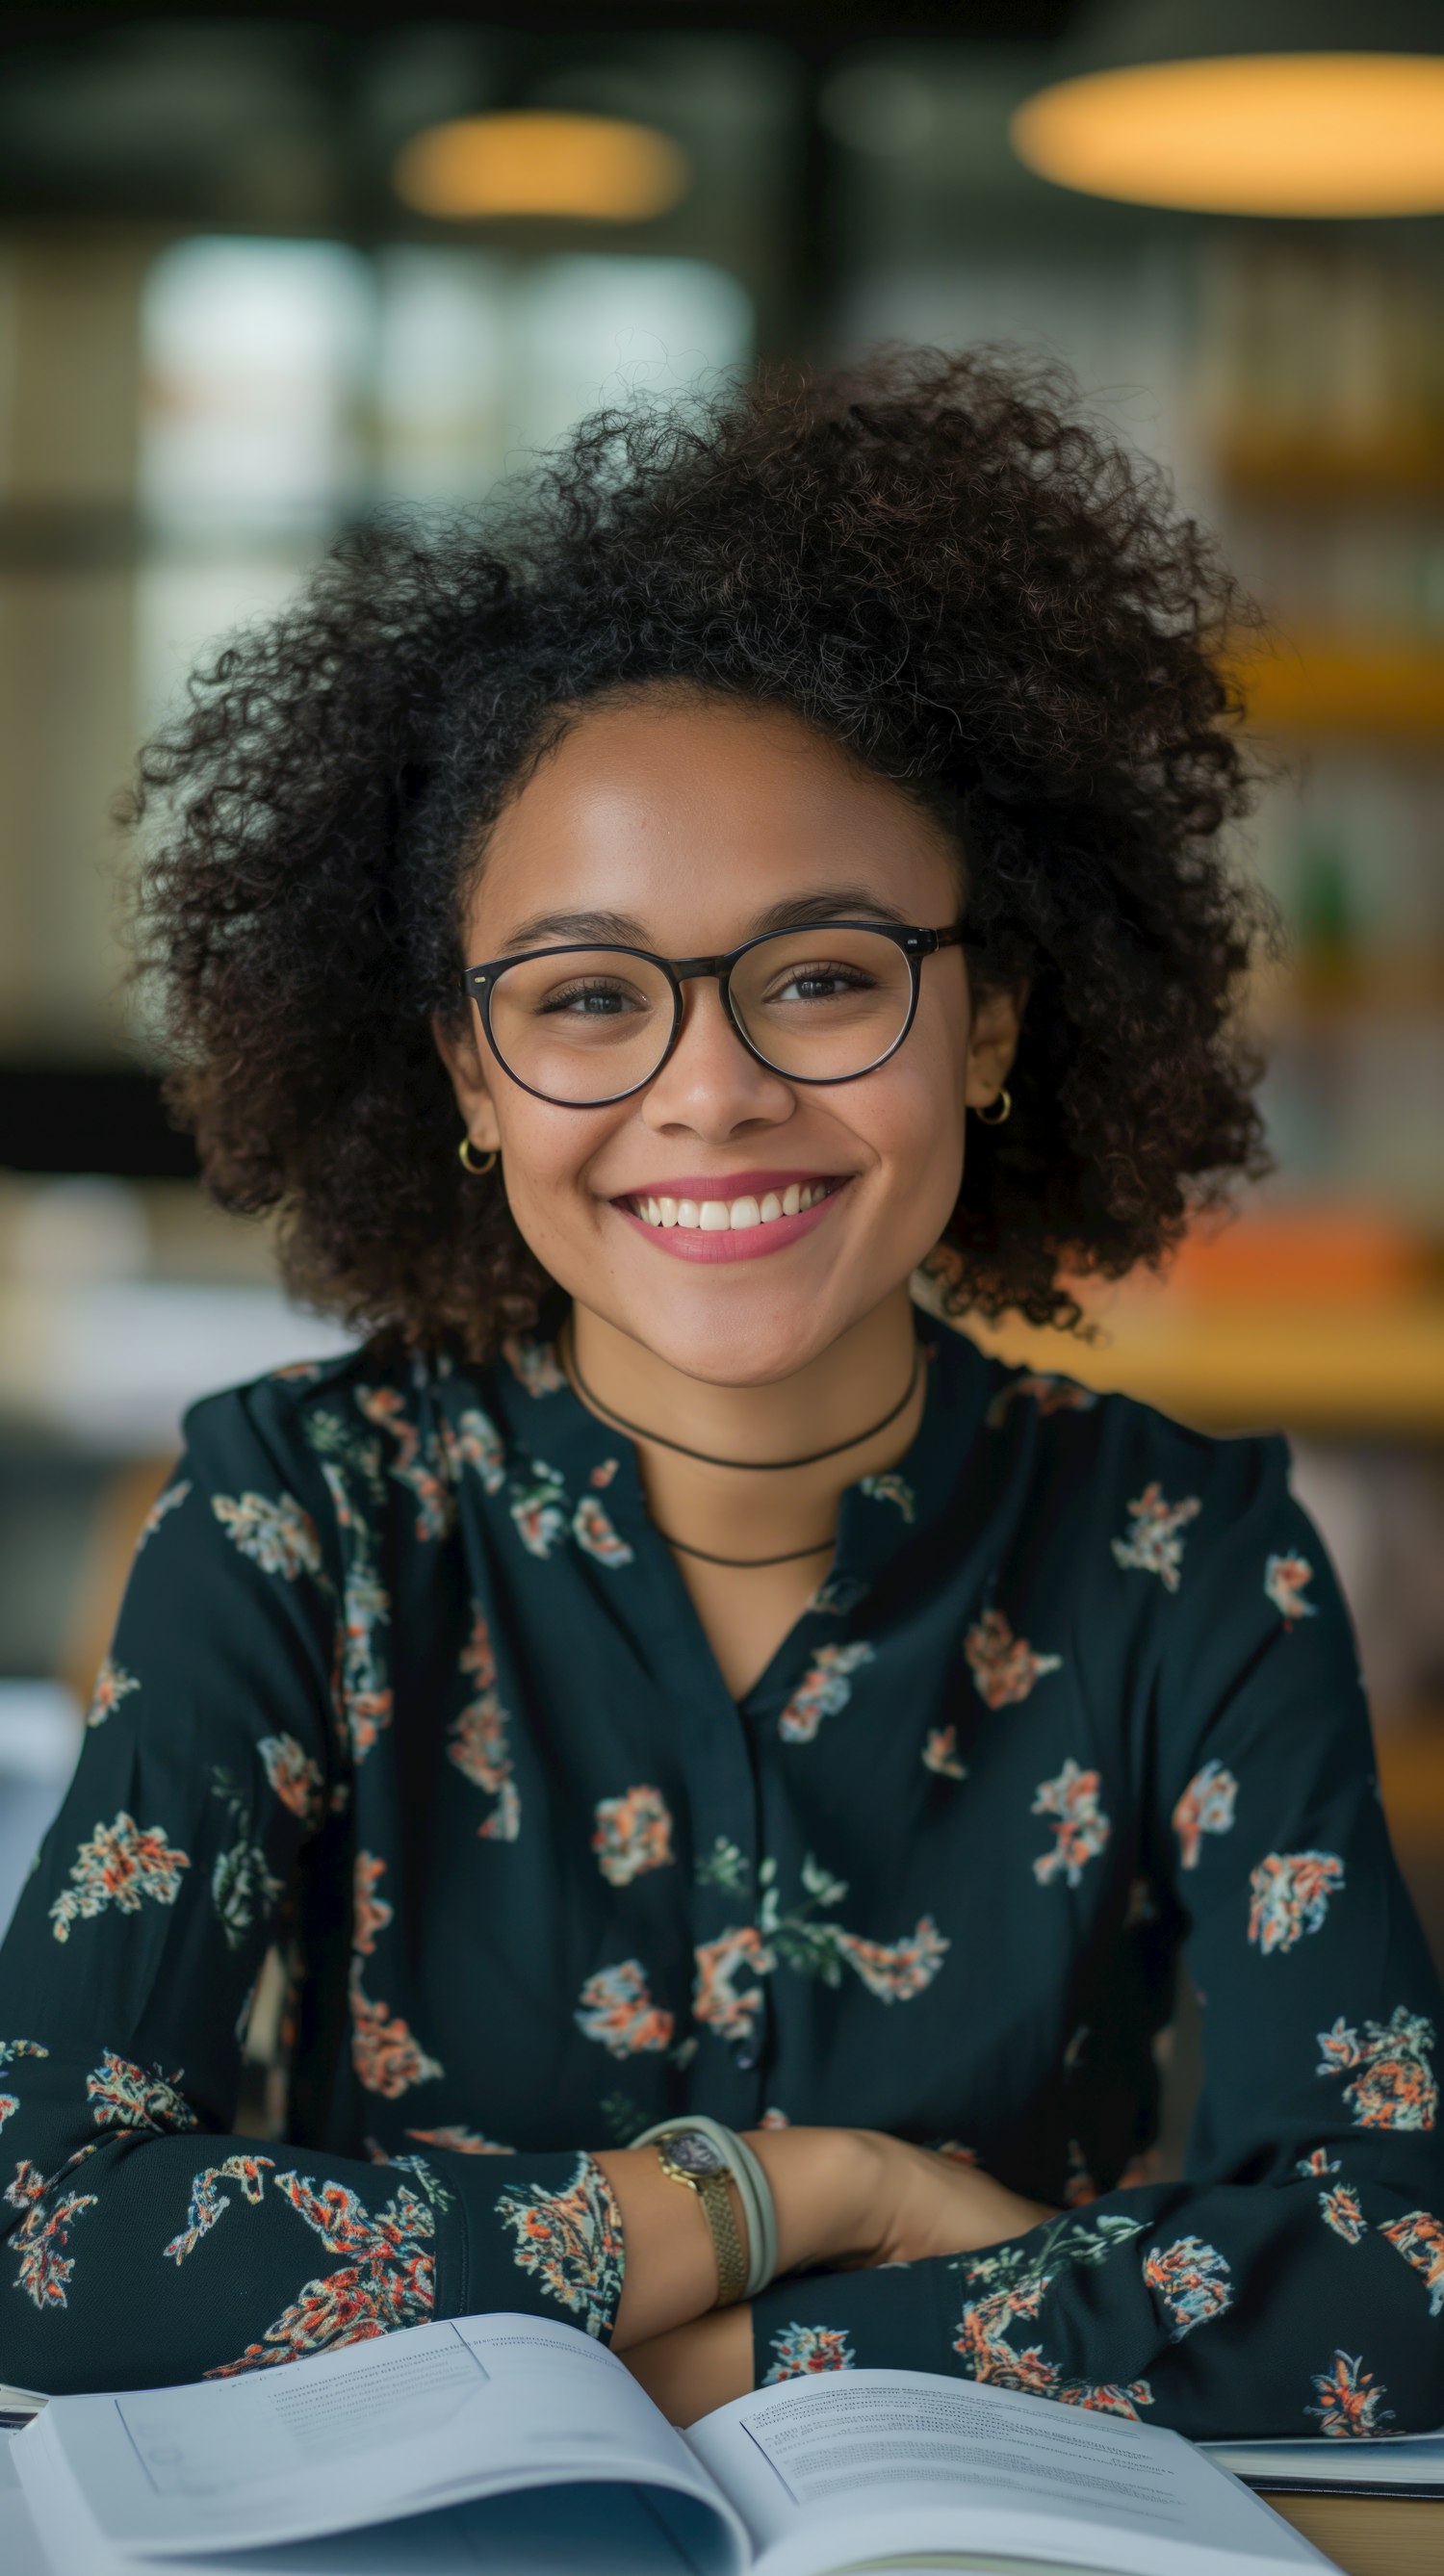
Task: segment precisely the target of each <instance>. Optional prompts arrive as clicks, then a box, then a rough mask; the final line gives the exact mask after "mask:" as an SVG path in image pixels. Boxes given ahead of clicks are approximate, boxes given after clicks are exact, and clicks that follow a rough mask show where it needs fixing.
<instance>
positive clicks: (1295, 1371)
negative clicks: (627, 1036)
mask: <svg viewBox="0 0 1444 2576" xmlns="http://www.w3.org/2000/svg"><path fill="white" fill-rule="evenodd" d="M1088 1302H1089V1311H1090V1313H1091V1314H1092V1315H1093V1316H1094V1318H1095V1320H1096V1321H1098V1322H1099V1323H1100V1324H1101V1325H1102V1327H1103V1328H1104V1330H1105V1331H1106V1332H1107V1333H1108V1334H1109V1336H1110V1342H1109V1346H1108V1347H1107V1348H1102V1347H1099V1348H1090V1347H1089V1346H1088V1345H1087V1344H1086V1343H1083V1342H1079V1341H1077V1340H1075V1339H1074V1337H1073V1336H1072V1335H1071V1334H1069V1333H1061V1332H1052V1331H1043V1330H1039V1329H1037V1328H1035V1327H1033V1326H1030V1325H1026V1324H1022V1325H1019V1324H1013V1323H1008V1324H1005V1325H1002V1326H998V1327H990V1326H987V1325H984V1324H982V1323H981V1322H979V1321H977V1320H976V1319H970V1320H969V1322H968V1326H967V1329H968V1332H969V1333H970V1335H971V1336H972V1338H973V1340H974V1341H976V1342H977V1343H978V1344H979V1345H980V1347H981V1348H982V1349H984V1350H987V1351H992V1352H996V1353H997V1355H998V1356H999V1357H1000V1358H1002V1359H1005V1360H1007V1361H1009V1362H1017V1361H1022V1362H1023V1363H1025V1364H1026V1365H1027V1366H1028V1367H1030V1368H1037V1369H1061V1370H1062V1371H1063V1372H1064V1373H1065V1374H1066V1375H1068V1376H1069V1377H1074V1378H1077V1379H1079V1380H1081V1382H1082V1383H1083V1385H1085V1386H1095V1387H1097V1388H1098V1389H1099V1390H1100V1391H1108V1392H1112V1391H1115V1390H1117V1391H1121V1392H1123V1393H1124V1394H1127V1395H1133V1396H1137V1397H1139V1398H1140V1399H1141V1400H1142V1402H1144V1403H1145V1404H1152V1405H1156V1406H1157V1407H1158V1409H1159V1411H1160V1412H1162V1413H1168V1414H1172V1415H1173V1416H1174V1417H1175V1418H1176V1419H1177V1420H1179V1421H1183V1422H1189V1423H1193V1424H1195V1425H1197V1427H1198V1428H1199V1429H1200V1430H1207V1431H1225V1432H1226V1431H1271V1430H1283V1431H1292V1430H1298V1431H1300V1432H1303V1431H1310V1432H1316V1433H1320V1434H1323V1435H1328V1434H1331V1433H1332V1434H1349V1435H1353V1436H1360V1435H1362V1436H1370V1435H1377V1436H1384V1435H1388V1436H1392V1437H1403V1438H1406V1439H1410V1440H1432V1439H1441V1438H1444V1297H1429V1298H1424V1297H1420V1298H1410V1299H1402V1298H1401V1299H1397V1300H1392V1299H1381V1298H1377V1297H1354V1298H1340V1299H1339V1300H1338V1301H1337V1302H1333V1301H1331V1302H1329V1303H1327V1304H1320V1303H1317V1302H1313V1301H1306V1300H1304V1299H1302V1298H1300V1299H1293V1300H1291V1299H1288V1298H1275V1299H1273V1300H1267V1299H1264V1298H1260V1299H1258V1300H1255V1301H1250V1300H1249V1299H1247V1298H1246V1297H1238V1298H1228V1299H1224V1298H1219V1299H1217V1300H1215V1301H1213V1302H1211V1303H1207V1304H1205V1303H1203V1302H1202V1301H1200V1300H1198V1299H1194V1298H1186V1297H1183V1296H1179V1295H1173V1296H1170V1293H1169V1291H1168V1290H1167V1289H1166V1288H1165V1289H1163V1290H1160V1291H1159V1292H1158V1293H1157V1294H1156V1295H1150V1294H1147V1293H1145V1292H1144V1291H1141V1290H1132V1289H1130V1290H1129V1291H1128V1293H1127V1295H1126V1296H1120V1297H1119V1298H1118V1300H1117V1302H1116V1303H1115V1304H1113V1305H1111V1306H1105V1305H1104V1303H1103V1302H1102V1301H1101V1300H1100V1301H1096V1302H1095V1301H1091V1300H1090V1301H1088Z"/></svg>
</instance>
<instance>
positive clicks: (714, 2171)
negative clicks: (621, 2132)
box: [656, 2129, 747, 2308]
mask: <svg viewBox="0 0 1444 2576" xmlns="http://www.w3.org/2000/svg"><path fill="white" fill-rule="evenodd" d="M656 2146H657V2156H658V2160H659V2162H660V2164H661V2167H662V2171H663V2173H664V2174H666V2175H668V2176H669V2178H670V2179H671V2181H673V2182H682V2183H685V2184H686V2186H687V2188H688V2190H689V2191H694V2192H695V2193H696V2195H697V2198H698V2199H699V2200H700V2202H701V2203H702V2214H703V2216H704V2217H705V2219H706V2221H707V2225H708V2227H709V2228H710V2230H711V2233H712V2246H713V2250H714V2252H715V2254H716V2256H717V2305H718V2307H719V2308H730V2307H732V2306H733V2305H734V2303H735V2302H736V2301H737V2300H738V2299H740V2298H741V2296H742V2293H743V2291H744V2289H745V2288H746V2286H747V2256H746V2254H745V2253H744V2251H743V2247H742V2239H741V2237H740V2236H739V2235H738V2232H737V2221H736V2219H735V2218H734V2217H733V2215H732V2203H731V2200H730V2199H729V2197H728V2193H727V2179H728V2173H729V2170H730V2168H729V2166H728V2163H727V2159H726V2157H725V2156H724V2155H723V2153H722V2150H721V2148H720V2147H718V2146H716V2145H714V2143H713V2141H712V2140H711V2138H709V2137H707V2136H706V2134H705V2133H704V2131H702V2130H701V2129H677V2130H674V2131H673V2134H672V2135H671V2137H669V2138H659V2139H658V2140H657V2141H656Z"/></svg>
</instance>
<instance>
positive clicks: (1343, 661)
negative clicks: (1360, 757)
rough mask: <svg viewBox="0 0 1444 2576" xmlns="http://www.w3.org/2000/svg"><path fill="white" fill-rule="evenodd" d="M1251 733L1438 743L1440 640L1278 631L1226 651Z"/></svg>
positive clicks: (1443, 708)
mask: <svg viewBox="0 0 1444 2576" xmlns="http://www.w3.org/2000/svg"><path fill="white" fill-rule="evenodd" d="M1229 662H1230V669H1231V673H1232V676H1233V677H1234V678H1235V679H1236V680H1237V681H1238V683H1239V684H1240V686H1241V687H1242V689H1243V691H1244V694H1245V697H1246V700H1247V704H1248V720H1249V724H1250V726H1251V727H1252V729H1253V730H1254V731H1255V732H1257V733H1302V734H1317V733H1329V734H1344V735H1355V736H1359V735H1365V736H1369V735H1386V736H1389V737H1391V738H1393V739H1396V740H1409V741H1418V742H1431V743H1433V744H1434V745H1436V746H1437V747H1440V748H1444V640H1440V641H1439V642H1435V641H1434V640H1433V639H1432V638H1431V637H1428V636H1417V637H1416V636H1401V637H1398V638H1390V637H1388V636H1383V635H1381V636H1379V637H1377V638H1375V639H1366V640H1363V641H1357V642H1350V641H1348V640H1346V639H1345V638H1343V637H1342V636H1329V635H1314V636H1308V635H1303V636H1301V635H1287V636H1286V635H1283V634H1282V633H1280V634H1279V636H1278V637H1277V639H1276V641H1275V642H1274V643H1273V644H1272V645H1271V646H1269V647H1268V648H1267V649H1264V650H1260V649H1258V648H1257V647H1256V646H1254V645H1253V644H1251V643H1250V642H1248V641H1247V640H1244V639H1241V641H1240V643H1239V646H1238V648H1237V649H1236V651H1235V652H1233V653H1232V654H1231V655H1230V656H1229Z"/></svg>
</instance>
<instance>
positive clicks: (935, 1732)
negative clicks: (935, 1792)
mask: <svg viewBox="0 0 1444 2576" xmlns="http://www.w3.org/2000/svg"><path fill="white" fill-rule="evenodd" d="M923 1769H924V1770H925V1771H936V1773H937V1775H938V1777H939V1779H940V1780H966V1778H967V1776H968V1766H967V1764H966V1763H965V1762H960V1761H959V1760H958V1730H957V1728H956V1727H955V1726H930V1727H929V1728H928V1734H927V1742H926V1743H925V1744H924V1746H923Z"/></svg>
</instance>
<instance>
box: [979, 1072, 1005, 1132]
mask: <svg viewBox="0 0 1444 2576" xmlns="http://www.w3.org/2000/svg"><path fill="white" fill-rule="evenodd" d="M998 1099H999V1100H1001V1102H1002V1104H1003V1105H1002V1108H1001V1109H997V1101H995V1102H994V1104H993V1106H994V1108H995V1109H997V1116H996V1117H992V1118H990V1117H989V1115H988V1112H987V1110H986V1109H975V1110H974V1111H973V1116H974V1117H975V1118H981V1120H982V1122H983V1125H984V1126H985V1127H1001V1126H1002V1123H1003V1121H1004V1119H1005V1118H1006V1117H1007V1115H1008V1113H1009V1111H1010V1110H1011V1108H1012V1106H1013V1095H1012V1093H1011V1091H1010V1090H1009V1089H1008V1087H1007V1084H1006V1083H1004V1085H1003V1087H1002V1089H1001V1091H1000V1092H999V1094H998Z"/></svg>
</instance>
